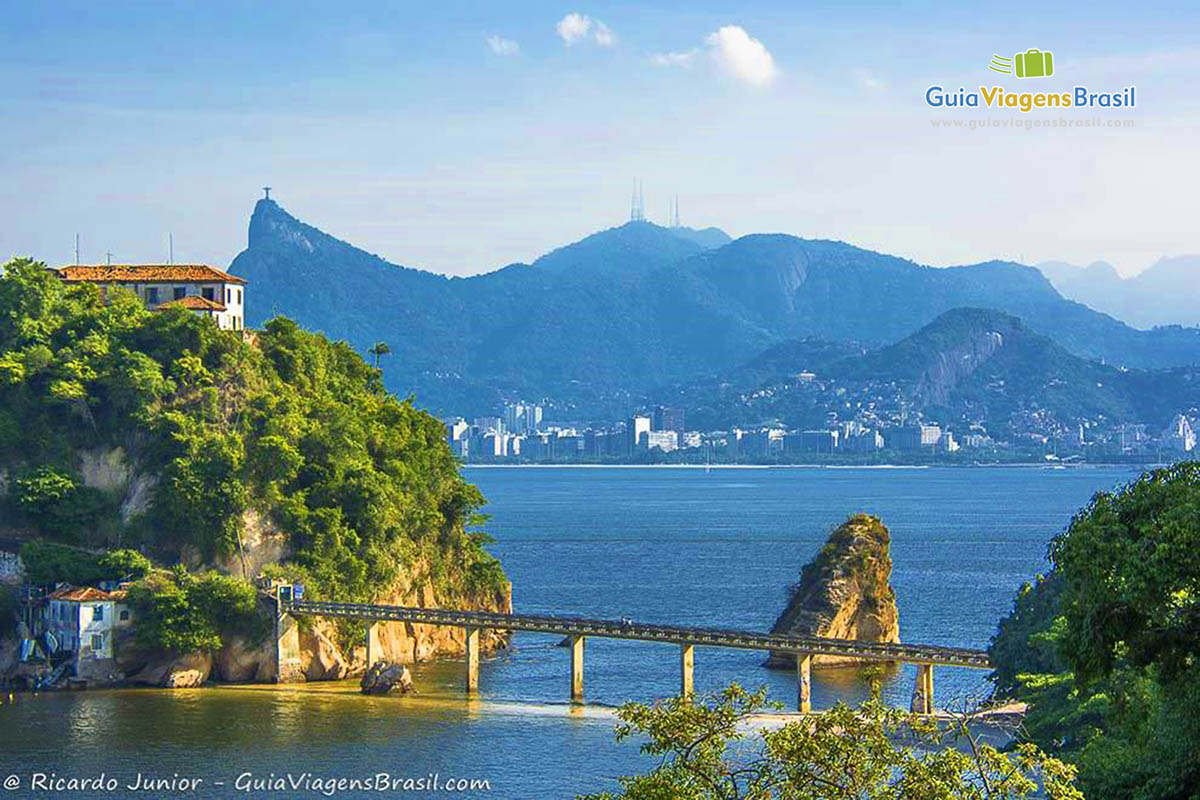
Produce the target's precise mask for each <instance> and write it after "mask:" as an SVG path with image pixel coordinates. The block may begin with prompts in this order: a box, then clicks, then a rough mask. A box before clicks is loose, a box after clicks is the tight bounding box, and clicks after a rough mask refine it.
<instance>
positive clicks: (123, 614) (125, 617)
mask: <svg viewBox="0 0 1200 800" xmlns="http://www.w3.org/2000/svg"><path fill="white" fill-rule="evenodd" d="M128 621H129V609H128V608H122V609H121V622H128Z"/></svg>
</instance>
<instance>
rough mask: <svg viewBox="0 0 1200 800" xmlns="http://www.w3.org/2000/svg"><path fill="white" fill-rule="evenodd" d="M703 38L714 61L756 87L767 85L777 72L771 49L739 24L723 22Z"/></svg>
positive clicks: (723, 69) (726, 70) (734, 75)
mask: <svg viewBox="0 0 1200 800" xmlns="http://www.w3.org/2000/svg"><path fill="white" fill-rule="evenodd" d="M705 42H706V43H707V44H708V47H709V52H710V54H711V56H712V59H713V62H714V63H715V64H716V65H717V66H718V67H719V68H720V69H721V70H722V71H724V72H725V73H727V74H728V75H730V76H732V77H734V78H736V79H737V80H739V81H742V82H744V83H748V84H750V85H751V86H755V87H759V88H762V87H766V86H770V85H771V83H772V82H773V81H774V80H775V78H776V76H778V75H779V69H778V68H777V67H776V66H775V59H774V58H773V57H772V56H771V51H770V50H768V49H767V48H766V46H764V45H763V43H762V42H760V41H759V40H758V39H755V38H754V37H753V36H751V35H750V34H748V33H746V29H745V28H743V27H741V26H740V25H725V26H722V27H721V28H719V29H718V30H717V32H716V33H713V34H710V35H709V36H708V38H707V39H705Z"/></svg>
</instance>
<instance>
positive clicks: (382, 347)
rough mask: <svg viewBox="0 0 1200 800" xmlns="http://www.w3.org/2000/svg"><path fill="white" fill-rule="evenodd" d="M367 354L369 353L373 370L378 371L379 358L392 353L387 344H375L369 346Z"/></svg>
mask: <svg viewBox="0 0 1200 800" xmlns="http://www.w3.org/2000/svg"><path fill="white" fill-rule="evenodd" d="M367 352H368V353H370V354H371V358H372V359H374V364H375V369H379V358H380V356H386V355H387V354H388V353H390V352H392V348H390V347H388V343H387V342H376V343H375V344H373V345H371V347H370V349H369V350H367Z"/></svg>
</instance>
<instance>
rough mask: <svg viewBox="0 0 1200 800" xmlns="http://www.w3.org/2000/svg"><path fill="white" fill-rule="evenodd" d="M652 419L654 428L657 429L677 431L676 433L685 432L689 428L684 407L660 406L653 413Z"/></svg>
mask: <svg viewBox="0 0 1200 800" xmlns="http://www.w3.org/2000/svg"><path fill="white" fill-rule="evenodd" d="M651 421H652V423H653V426H654V427H653V430H656V431H675V432H676V433H683V432H684V431H685V430H687V425H686V424H685V422H684V413H683V409H682V408H673V407H671V406H658V407H657V408H655V409H654V411H653V413H652V414H651Z"/></svg>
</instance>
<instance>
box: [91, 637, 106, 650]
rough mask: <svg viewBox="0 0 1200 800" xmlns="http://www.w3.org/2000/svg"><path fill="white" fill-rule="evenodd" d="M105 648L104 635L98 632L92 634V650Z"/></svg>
mask: <svg viewBox="0 0 1200 800" xmlns="http://www.w3.org/2000/svg"><path fill="white" fill-rule="evenodd" d="M103 649H104V637H103V636H102V635H100V634H98V633H93V634H92V650H103Z"/></svg>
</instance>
